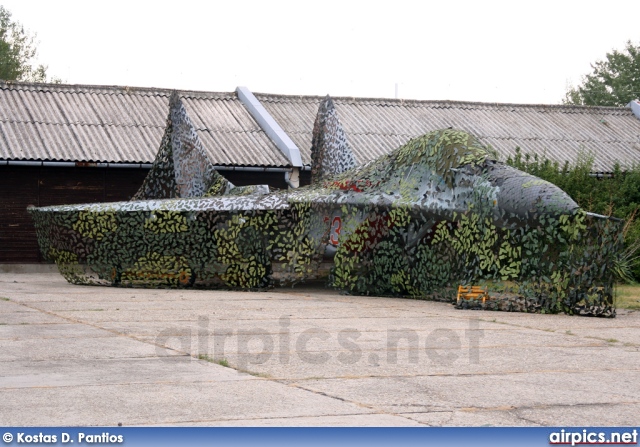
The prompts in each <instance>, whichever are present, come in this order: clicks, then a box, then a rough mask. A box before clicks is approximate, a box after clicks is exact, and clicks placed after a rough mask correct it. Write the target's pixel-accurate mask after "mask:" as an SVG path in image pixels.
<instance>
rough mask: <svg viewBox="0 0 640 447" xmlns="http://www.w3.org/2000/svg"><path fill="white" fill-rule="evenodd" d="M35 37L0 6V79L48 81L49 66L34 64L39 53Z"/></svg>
mask: <svg viewBox="0 0 640 447" xmlns="http://www.w3.org/2000/svg"><path fill="white" fill-rule="evenodd" d="M35 39H36V36H35V35H33V36H32V35H31V34H29V32H27V31H26V30H25V29H24V27H23V26H22V25H21V24H20V23H19V22H16V21H14V20H12V18H11V13H10V12H9V11H7V10H6V9H5V8H4V7H3V6H0V79H3V80H5V81H26V82H46V81H47V67H46V66H44V65H38V66H34V65H33V60H34V59H35V57H36V54H37V48H36V43H37V42H36V40H35ZM54 82H55V80H54Z"/></svg>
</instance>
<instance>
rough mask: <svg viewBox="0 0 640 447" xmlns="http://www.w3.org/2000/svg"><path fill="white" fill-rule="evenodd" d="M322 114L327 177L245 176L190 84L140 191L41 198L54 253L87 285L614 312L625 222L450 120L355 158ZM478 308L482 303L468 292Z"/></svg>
mask: <svg viewBox="0 0 640 447" xmlns="http://www.w3.org/2000/svg"><path fill="white" fill-rule="evenodd" d="M318 115H319V116H318V118H317V119H316V125H315V127H314V136H313V148H312V154H313V166H314V169H315V172H314V173H313V179H314V182H313V183H312V184H311V185H310V186H308V187H303V188H299V189H296V190H289V191H277V192H272V193H268V192H267V191H265V190H264V189H263V188H259V187H254V188H234V187H233V185H231V184H229V183H228V182H227V181H226V180H224V178H223V177H222V176H220V175H219V174H218V173H217V172H215V171H214V170H213V164H212V163H211V162H210V161H209V160H208V159H207V158H206V156H205V152H204V151H203V150H202V146H201V144H200V141H199V140H198V136H197V134H196V132H195V130H194V129H193V126H192V125H191V123H190V121H189V119H188V117H187V115H186V112H185V110H184V108H183V107H182V104H181V102H180V100H179V99H178V98H177V96H174V97H172V99H171V107H170V113H169V120H168V123H167V130H166V132H165V135H164V138H163V140H162V144H161V147H160V150H159V153H158V157H157V159H156V162H155V163H154V167H153V169H152V170H151V172H150V173H149V176H148V178H147V179H146V180H145V183H144V185H143V187H142V188H141V189H140V191H139V192H138V194H136V197H135V198H134V200H132V201H130V202H118V203H97V204H86V205H67V206H54V207H43V208H32V209H31V210H30V211H31V213H32V215H33V218H34V220H35V224H36V229H37V234H38V241H39V243H40V247H41V250H42V252H43V253H44V254H45V255H46V256H47V257H48V258H49V259H52V260H54V261H55V262H56V263H57V264H58V266H59V269H60V272H61V273H62V274H63V275H64V276H65V278H66V279H67V280H68V281H70V282H72V283H76V284H101V285H118V286H143V287H188V286H195V287H207V288H218V287H219V288H231V289H261V288H265V287H268V286H271V285H276V284H280V285H284V284H292V283H298V282H301V281H305V280H309V279H314V278H319V277H324V278H325V279H326V280H327V281H328V284H329V285H330V286H332V287H335V288H338V289H342V290H345V291H348V292H349V293H353V294H363V295H378V296H380V295H382V296H407V297H414V298H421V299H438V300H447V301H454V300H455V296H456V292H457V287H458V285H471V284H473V285H476V284H486V285H488V287H489V293H490V295H491V297H492V299H490V300H488V301H487V302H486V303H485V304H480V303H474V302H471V304H472V305H473V306H476V307H483V308H488V309H499V310H512V311H525V312H551V313H555V312H566V313H578V314H582V315H597V316H614V315H615V307H614V301H613V293H614V288H613V287H614V276H613V273H612V272H613V269H612V268H611V267H612V265H613V264H614V263H615V262H616V259H617V256H618V253H619V251H620V248H621V244H622V238H621V222H620V221H617V220H614V219H609V218H606V217H603V216H597V215H593V214H590V213H587V212H585V211H584V210H582V209H580V208H579V207H578V206H577V205H576V203H575V202H574V201H573V200H572V199H571V198H570V197H569V196H568V195H567V194H566V193H564V192H563V191H562V190H560V189H558V188H557V187H555V186H554V185H552V184H550V183H548V182H546V181H543V180H541V179H539V178H537V177H534V176H531V175H528V174H525V173H523V172H520V171H518V170H516V169H514V168H511V167H509V166H505V165H503V164H502V163H500V162H498V161H496V160H494V159H493V158H492V157H491V156H490V155H489V153H488V152H487V150H486V148H484V147H483V146H482V145H481V144H480V143H479V142H478V140H477V139H476V138H475V137H473V136H472V135H469V134H468V133H465V132H462V131H459V130H451V129H447V130H438V131H433V132H429V133H427V134H425V135H423V136H421V137H418V138H414V139H413V140H411V141H409V142H408V143H406V144H405V145H403V146H402V147H400V148H398V149H396V150H395V151H393V152H391V153H389V154H387V155H385V156H383V157H381V158H379V159H377V160H374V161H372V162H369V163H367V164H365V165H363V166H361V167H353V168H352V166H353V165H354V164H355V157H354V156H353V153H352V152H351V149H350V148H349V145H348V142H347V139H346V136H345V133H344V131H343V130H342V127H341V126H340V123H339V120H338V116H337V113H336V110H335V107H334V105H333V102H332V101H331V99H330V98H327V99H325V101H324V102H323V103H322V104H321V106H320V110H319V112H318ZM463 304H464V305H465V306H467V307H468V306H469V304H470V302H467V301H464V302H463Z"/></svg>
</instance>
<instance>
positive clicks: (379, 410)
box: [288, 382, 425, 425]
mask: <svg viewBox="0 0 640 447" xmlns="http://www.w3.org/2000/svg"><path fill="white" fill-rule="evenodd" d="M288 386H291V387H294V388H298V389H301V390H304V391H308V392H311V393H314V394H317V395H320V396H324V397H329V398H331V399H336V400H339V401H341V402H344V403H348V404H351V405H356V406H358V407H361V408H366V409H369V410H371V411H373V413H374V414H381V415H388V416H396V417H403V418H404V419H408V420H411V421H413V422H417V423H419V424H422V425H425V424H424V423H423V422H420V421H417V420H415V419H412V418H409V417H404V416H402V415H400V414H399V413H394V412H389V411H385V410H384V409H382V408H379V407H377V406H375V405H369V404H365V403H363V402H358V401H353V400H349V399H346V398H343V397H339V396H334V395H331V394H329V393H326V392H324V391H319V390H315V389H313V388H307V387H304V386H301V385H299V384H298V383H295V382H294V383H292V384H289V385H288Z"/></svg>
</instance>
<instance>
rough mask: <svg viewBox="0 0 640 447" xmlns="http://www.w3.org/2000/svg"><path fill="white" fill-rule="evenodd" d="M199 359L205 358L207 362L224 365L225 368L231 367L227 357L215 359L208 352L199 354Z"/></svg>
mask: <svg viewBox="0 0 640 447" xmlns="http://www.w3.org/2000/svg"><path fill="white" fill-rule="evenodd" d="M198 360H204V361H205V362H209V363H216V364H218V365H220V366H224V367H225V368H231V366H230V365H229V361H228V360H227V359H214V358H213V357H211V356H210V355H207V354H198Z"/></svg>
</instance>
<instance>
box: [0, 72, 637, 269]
mask: <svg viewBox="0 0 640 447" xmlns="http://www.w3.org/2000/svg"><path fill="white" fill-rule="evenodd" d="M170 94H171V90H166V89H153V88H129V87H118V86H111V87H109V86H83V85H62V84H26V83H9V82H6V83H5V82H0V209H1V210H2V213H0V263H25V262H40V261H41V260H42V258H41V255H40V253H39V250H38V247H37V242H36V239H35V232H34V229H33V224H32V223H31V220H30V218H29V216H28V215H27V213H26V208H27V206H28V205H35V206H46V205H55V204H62V203H82V202H102V201H116V200H128V199H129V198H130V197H131V196H132V195H133V194H134V193H135V192H136V191H137V189H138V188H139V186H140V185H141V184H142V180H143V179H144V177H145V176H146V173H147V171H148V169H149V167H150V166H151V163H152V162H153V160H154V158H155V155H156V151H157V149H158V147H159V145H160V139H161V138H162V134H163V132H164V128H165V123H166V118H167V112H168V103H169V96H170ZM180 96H181V98H182V101H183V103H184V104H185V107H186V109H187V113H188V114H189V116H190V118H191V120H192V121H193V123H194V125H195V126H196V128H197V132H198V134H199V136H200V139H201V141H202V144H203V146H204V148H205V150H206V151H207V152H208V155H209V157H210V158H211V160H212V161H213V163H214V164H215V165H216V166H217V169H218V170H219V171H220V172H221V173H222V174H223V175H224V176H226V177H227V178H228V179H229V180H230V181H232V182H233V183H235V184H237V185H245V184H269V185H270V186H271V187H276V188H286V187H288V186H290V185H293V186H296V185H297V184H298V183H300V184H305V183H307V182H308V181H309V175H308V174H309V173H308V167H309V165H310V164H311V155H310V154H311V136H312V130H313V124H314V120H315V117H316V113H317V110H318V106H319V104H320V102H321V101H322V99H323V98H322V97H319V96H285V95H273V94H259V93H256V94H252V93H251V92H250V91H249V90H248V89H246V88H242V87H239V88H238V89H237V90H236V91H235V92H232V93H217V92H191V91H183V92H181V93H180ZM333 99H334V103H335V105H336V109H337V112H338V115H339V118H340V120H341V122H342V125H343V127H344V129H345V131H346V134H347V138H348V139H349V142H350V144H351V146H352V148H353V151H354V153H355V155H356V157H357V159H358V162H360V163H363V162H365V161H368V160H371V159H374V158H377V157H379V156H380V155H382V154H385V153H387V152H389V151H391V150H393V149H395V148H397V147H398V146H400V145H402V144H404V143H406V142H407V141H408V140H409V139H411V138H413V137H416V136H419V135H422V134H424V133H426V132H428V131H430V130H434V129H440V128H447V127H452V128H458V129H462V130H465V131H467V132H470V133H472V134H474V135H476V136H477V137H478V138H479V139H480V140H481V141H482V142H483V143H484V144H486V145H488V146H490V147H491V148H492V149H494V150H495V151H496V152H497V153H498V154H499V155H500V157H501V158H502V159H503V160H504V159H506V158H507V157H509V156H513V155H515V150H516V148H517V147H519V148H521V150H522V151H523V152H524V153H536V154H540V155H544V156H546V157H548V158H550V159H552V160H555V161H558V162H560V163H561V164H562V163H564V161H566V160H568V161H573V160H575V159H576V157H577V156H578V154H579V153H581V152H583V153H589V154H592V155H593V157H594V169H595V171H597V172H598V173H607V172H611V171H612V170H613V166H614V163H616V162H617V163H619V164H620V165H621V166H622V167H623V168H628V167H631V166H633V165H634V164H636V163H638V162H639V161H640V119H639V118H638V117H636V116H634V113H633V112H632V110H631V109H628V108H613V107H579V106H556V105H522V104H488V103H471V102H456V101H413V100H400V99H371V98H344V97H341V98H333ZM298 179H299V180H298Z"/></svg>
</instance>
